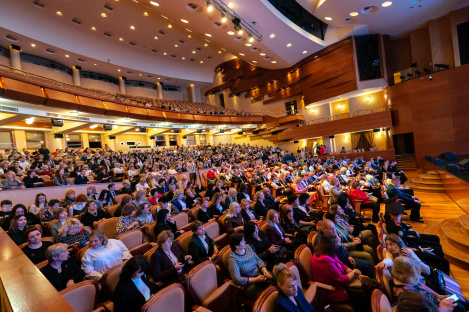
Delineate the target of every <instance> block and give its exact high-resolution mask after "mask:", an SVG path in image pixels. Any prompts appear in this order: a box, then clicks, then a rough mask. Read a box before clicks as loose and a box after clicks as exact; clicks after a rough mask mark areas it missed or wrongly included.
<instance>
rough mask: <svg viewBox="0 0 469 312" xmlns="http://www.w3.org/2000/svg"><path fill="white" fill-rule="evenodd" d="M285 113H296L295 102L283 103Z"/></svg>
mask: <svg viewBox="0 0 469 312" xmlns="http://www.w3.org/2000/svg"><path fill="white" fill-rule="evenodd" d="M285 111H286V112H287V115H295V114H297V113H298V108H297V106H296V100H295V101H290V102H286V103H285Z"/></svg>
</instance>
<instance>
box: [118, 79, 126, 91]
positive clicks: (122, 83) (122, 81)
mask: <svg viewBox="0 0 469 312" xmlns="http://www.w3.org/2000/svg"><path fill="white" fill-rule="evenodd" d="M119 93H120V94H127V93H126V92H125V77H119Z"/></svg>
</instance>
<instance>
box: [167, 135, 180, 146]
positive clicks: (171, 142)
mask: <svg viewBox="0 0 469 312" xmlns="http://www.w3.org/2000/svg"><path fill="white" fill-rule="evenodd" d="M177 145H178V138H177V136H175V135H170V136H169V146H177Z"/></svg>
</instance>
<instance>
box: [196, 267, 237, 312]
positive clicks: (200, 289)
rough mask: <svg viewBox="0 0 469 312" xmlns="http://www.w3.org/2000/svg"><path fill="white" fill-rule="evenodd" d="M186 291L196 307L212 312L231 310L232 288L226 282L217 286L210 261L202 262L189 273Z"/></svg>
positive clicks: (215, 275)
mask: <svg viewBox="0 0 469 312" xmlns="http://www.w3.org/2000/svg"><path fill="white" fill-rule="evenodd" d="M187 289H188V290H189V294H190V295H191V296H192V299H194V301H195V303H196V304H197V305H200V306H203V307H204V308H207V309H209V310H211V311H214V312H224V311H227V310H229V311H231V310H232V305H233V303H234V302H233V299H234V298H233V296H234V292H233V286H231V285H230V283H229V282H228V281H226V282H225V283H223V284H222V285H221V286H220V287H218V286H217V269H216V267H215V264H214V263H213V262H212V261H210V260H207V261H205V262H202V263H201V264H199V265H198V266H196V267H195V268H193V269H192V270H191V271H190V272H189V274H188V276H187Z"/></svg>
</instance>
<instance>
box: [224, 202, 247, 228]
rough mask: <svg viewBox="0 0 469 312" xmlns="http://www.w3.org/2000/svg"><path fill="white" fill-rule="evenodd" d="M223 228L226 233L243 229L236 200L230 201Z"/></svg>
mask: <svg viewBox="0 0 469 312" xmlns="http://www.w3.org/2000/svg"><path fill="white" fill-rule="evenodd" d="M224 226H225V230H226V232H227V233H228V234H233V233H235V232H239V231H243V230H244V219H243V216H242V215H241V209H240V207H239V204H238V203H237V202H231V204H230V207H229V208H228V212H227V213H226V217H225V224H224Z"/></svg>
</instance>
